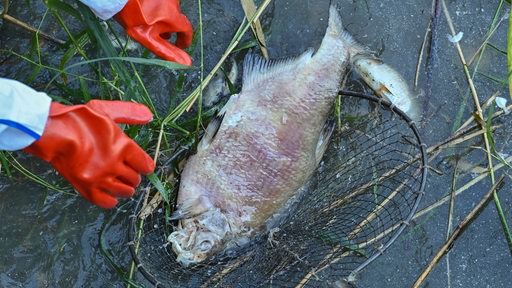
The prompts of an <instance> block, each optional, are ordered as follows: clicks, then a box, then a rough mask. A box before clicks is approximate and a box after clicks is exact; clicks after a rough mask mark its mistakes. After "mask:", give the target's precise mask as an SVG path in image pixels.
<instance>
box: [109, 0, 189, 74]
mask: <svg viewBox="0 0 512 288" xmlns="http://www.w3.org/2000/svg"><path fill="white" fill-rule="evenodd" d="M114 19H116V20H117V22H119V24H121V25H122V26H123V27H124V28H125V30H126V33H127V34H128V35H129V36H130V37H132V38H133V39H135V40H136V41H138V42H139V43H141V44H142V45H144V46H145V47H146V48H148V49H149V50H151V51H152V52H153V53H155V54H156V55H157V56H158V57H160V58H162V59H165V60H169V61H173V62H177V63H180V64H184V65H191V64H192V59H190V56H189V55H188V54H187V53H186V52H185V51H183V50H181V49H183V48H187V47H189V46H190V44H192V34H193V32H192V25H191V24H190V22H189V21H188V19H187V17H186V16H185V15H183V14H181V13H180V4H179V0H128V2H127V3H126V5H125V6H124V8H123V9H122V10H121V11H119V12H118V13H117V14H116V15H114ZM172 33H177V35H176V36H177V37H176V43H175V45H176V46H174V45H173V44H171V43H169V42H168V41H167V40H166V39H169V38H171V36H172ZM180 48H181V49H180Z"/></svg>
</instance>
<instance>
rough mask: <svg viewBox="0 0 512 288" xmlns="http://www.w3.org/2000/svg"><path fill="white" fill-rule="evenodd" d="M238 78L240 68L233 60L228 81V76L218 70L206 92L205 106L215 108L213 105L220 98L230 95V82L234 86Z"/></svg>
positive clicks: (204, 95) (204, 96) (204, 97)
mask: <svg viewBox="0 0 512 288" xmlns="http://www.w3.org/2000/svg"><path fill="white" fill-rule="evenodd" d="M237 78H238V66H237V64H236V61H235V60H234V59H233V60H232V61H231V70H230V71H229V73H228V75H227V79H226V76H225V75H224V72H222V71H221V70H218V71H217V73H215V76H214V77H213V79H212V81H211V82H210V84H209V85H208V87H207V88H206V90H205V91H204V94H203V104H204V106H205V107H211V106H213V104H215V103H216V102H218V101H219V98H221V97H222V96H226V95H229V92H230V91H229V85H228V81H229V82H231V84H234V83H235V82H236V79H237Z"/></svg>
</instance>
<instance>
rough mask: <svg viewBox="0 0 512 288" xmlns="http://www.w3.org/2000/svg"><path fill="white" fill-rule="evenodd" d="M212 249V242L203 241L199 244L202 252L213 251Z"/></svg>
mask: <svg viewBox="0 0 512 288" xmlns="http://www.w3.org/2000/svg"><path fill="white" fill-rule="evenodd" d="M212 247H213V243H212V241H210V240H203V241H202V242H201V243H199V249H201V251H208V250H210V249H212Z"/></svg>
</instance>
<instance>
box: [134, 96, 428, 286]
mask: <svg viewBox="0 0 512 288" xmlns="http://www.w3.org/2000/svg"><path fill="white" fill-rule="evenodd" d="M338 95H340V96H351V97H355V98H362V99H365V100H367V101H368V102H370V103H372V102H373V103H376V104H378V105H379V106H382V107H383V108H384V109H387V110H390V111H391V112H393V113H394V114H395V115H397V116H398V117H399V118H401V120H405V121H406V123H407V125H408V127H409V128H410V129H411V130H412V132H413V134H414V137H415V138H416V140H417V145H418V147H417V148H418V149H419V157H420V159H419V161H420V163H421V168H420V169H421V179H420V187H419V189H418V191H417V192H416V194H417V197H416V199H415V200H414V204H413V206H412V208H411V211H410V212H409V214H408V215H407V217H406V219H405V220H403V221H402V223H400V225H399V227H398V228H396V229H395V231H394V232H392V233H391V235H392V236H391V238H390V239H389V240H388V241H387V242H386V243H384V244H383V245H382V247H381V248H380V249H378V252H376V253H374V254H373V255H372V256H370V257H368V258H367V259H366V260H365V261H364V262H363V263H361V264H360V265H359V266H357V267H356V268H355V269H353V270H352V272H350V274H349V275H348V276H346V277H345V278H344V279H345V280H347V281H348V282H352V281H354V280H355V277H356V276H357V274H359V273H360V272H361V271H362V270H363V269H364V268H365V267H366V266H368V265H369V264H370V263H371V262H373V261H374V260H375V259H376V258H378V257H379V256H380V255H382V254H384V252H385V251H386V250H387V249H388V248H389V247H390V246H391V245H392V244H393V243H394V242H395V240H396V239H397V238H398V237H399V236H400V235H401V234H402V232H403V231H404V230H405V228H406V227H408V226H409V225H410V221H411V220H412V218H413V217H414V214H415V213H416V211H417V209H418V207H419V203H420V201H421V199H422V198H423V194H424V193H425V192H424V190H425V186H426V179H427V172H428V165H427V163H428V160H427V148H426V144H425V143H424V142H423V141H422V139H421V136H420V133H419V131H418V128H417V126H416V124H415V122H414V121H413V120H412V119H411V118H410V117H409V116H408V115H407V114H405V113H404V112H403V111H402V110H400V109H398V108H397V107H396V106H395V105H393V104H392V103H391V102H389V101H387V100H385V99H382V98H378V97H376V96H373V95H369V94H364V93H359V92H353V91H339V92H338ZM187 150H188V149H187V148H182V149H180V150H179V151H178V152H177V153H175V154H174V155H173V156H172V157H171V158H170V159H169V160H168V161H167V163H170V162H171V161H172V160H174V159H176V158H178V157H180V156H181V155H182V154H183V153H184V152H186V151H187ZM160 172H162V170H159V171H158V173H160ZM149 185H150V184H148V187H147V188H146V189H142V193H140V195H139V199H138V200H137V201H136V205H135V208H134V213H133V214H132V215H130V218H131V219H130V221H129V229H128V247H129V250H130V254H131V256H132V259H133V262H134V263H135V266H136V268H137V270H138V271H139V272H140V273H141V274H142V275H143V276H144V278H145V279H146V280H148V281H149V282H150V283H151V284H153V285H154V286H155V287H166V285H165V284H164V283H162V282H161V281H159V280H158V279H157V277H155V276H154V275H153V274H152V273H151V272H150V271H148V270H147V269H146V268H145V267H144V265H142V263H141V261H140V259H139V256H138V255H137V250H138V247H137V243H136V242H137V241H138V240H139V237H140V236H138V235H137V233H138V229H139V227H138V225H137V224H138V221H137V212H138V211H140V209H141V206H142V205H143V202H144V196H145V195H146V193H149Z"/></svg>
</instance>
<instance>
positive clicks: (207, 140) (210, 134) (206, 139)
mask: <svg viewBox="0 0 512 288" xmlns="http://www.w3.org/2000/svg"><path fill="white" fill-rule="evenodd" d="M225 113H226V111H225V110H224V109H222V110H220V111H219V112H217V113H216V114H215V115H214V116H213V118H212V120H211V121H210V123H209V124H208V127H206V130H205V131H204V135H203V138H202V139H201V141H200V142H199V144H198V145H197V150H204V149H206V147H208V146H209V145H210V144H211V143H212V141H213V139H214V138H215V135H217V132H218V131H219V127H220V124H221V123H222V120H223V119H224V114H225Z"/></svg>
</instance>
